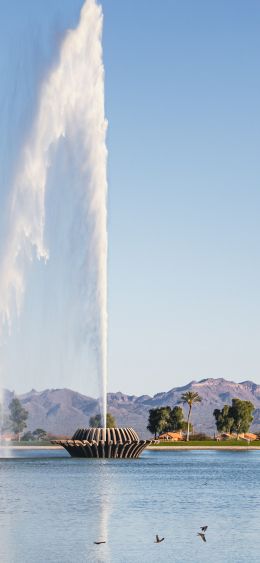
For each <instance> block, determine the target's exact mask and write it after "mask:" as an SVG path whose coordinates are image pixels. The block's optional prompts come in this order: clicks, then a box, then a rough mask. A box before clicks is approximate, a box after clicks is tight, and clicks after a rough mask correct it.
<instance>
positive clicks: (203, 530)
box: [200, 526, 208, 533]
mask: <svg viewBox="0 0 260 563" xmlns="http://www.w3.org/2000/svg"><path fill="white" fill-rule="evenodd" d="M200 529H201V531H202V532H204V533H205V532H206V531H207V529H208V526H201V527H200Z"/></svg>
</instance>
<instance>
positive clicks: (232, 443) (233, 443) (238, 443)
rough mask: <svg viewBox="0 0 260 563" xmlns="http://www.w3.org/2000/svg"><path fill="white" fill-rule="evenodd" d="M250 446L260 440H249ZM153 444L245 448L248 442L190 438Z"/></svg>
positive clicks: (255, 444) (257, 444)
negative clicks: (188, 439) (183, 440)
mask: <svg viewBox="0 0 260 563" xmlns="http://www.w3.org/2000/svg"><path fill="white" fill-rule="evenodd" d="M249 445H250V446H260V440H254V441H253V442H250V444H249ZM153 446H177V447H180V448H181V447H182V446H214V448H215V447H218V448H221V447H223V446H244V447H245V448H247V446H248V444H247V442H246V440H221V442H217V441H216V440H190V441H189V442H171V441H170V440H166V441H165V442H159V443H158V444H153Z"/></svg>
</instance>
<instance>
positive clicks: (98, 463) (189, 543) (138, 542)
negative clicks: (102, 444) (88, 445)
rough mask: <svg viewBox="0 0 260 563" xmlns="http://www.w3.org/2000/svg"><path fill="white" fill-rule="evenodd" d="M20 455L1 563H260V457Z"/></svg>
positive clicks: (1, 470) (2, 483) (5, 493)
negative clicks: (203, 533)
mask: <svg viewBox="0 0 260 563" xmlns="http://www.w3.org/2000/svg"><path fill="white" fill-rule="evenodd" d="M7 455H10V453H7ZM14 456H15V457H13V458H12V459H10V458H8V457H5V458H1V460H0V561H1V563H47V562H48V563H59V562H63V563H71V562H73V563H81V562H82V563H83V562H90V563H104V562H105V563H110V562H111V563H132V562H133V563H134V562H135V563H151V562H154V563H158V562H168V561H173V562H179V563H188V562H192V563H197V562H198V563H201V562H207V563H209V562H214V563H222V562H223V563H224V562H225V563H229V562H230V563H240V562H247V563H249V562H250V563H254V562H259V560H260V451H232V452H230V451H222V452H221V451H180V452H179V451H174V452H154V451H150V452H149V451H146V452H144V453H143V455H142V457H141V458H140V459H139V460H87V459H75V458H74V459H72V458H70V457H69V456H68V455H67V454H66V452H64V451H61V450H52V451H51V450H38V451H36V450H31V451H26V450H21V451H20V450H19V451H17V450H16V451H14ZM203 525H208V530H207V533H206V540H207V541H206V543H205V542H203V541H202V539H201V538H200V537H199V536H197V532H198V531H200V526H203ZM156 534H159V536H160V537H161V536H164V537H165V540H164V541H163V542H162V543H160V544H155V543H154V540H155V535H156ZM94 541H106V543H105V544H101V545H95V544H94V543H93V542H94Z"/></svg>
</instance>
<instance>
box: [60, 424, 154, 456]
mask: <svg viewBox="0 0 260 563" xmlns="http://www.w3.org/2000/svg"><path fill="white" fill-rule="evenodd" d="M52 443H53V444H58V445H59V446H63V448H65V450H67V452H69V454H70V455H71V456H72V457H88V458H130V457H132V458H137V457H139V455H140V454H141V453H142V451H143V450H144V449H145V448H146V446H149V444H151V440H140V439H139V436H138V434H137V433H136V432H135V430H133V428H78V430H76V432H75V434H73V436H72V438H71V439H70V440H52Z"/></svg>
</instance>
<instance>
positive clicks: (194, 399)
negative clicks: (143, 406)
mask: <svg viewBox="0 0 260 563" xmlns="http://www.w3.org/2000/svg"><path fill="white" fill-rule="evenodd" d="M201 401H202V399H201V397H200V396H199V394H198V393H196V392H194V391H187V392H186V393H183V394H182V396H181V399H180V401H179V403H180V404H183V405H187V407H188V413H187V421H186V420H185V418H184V413H183V409H182V408H181V407H180V406H178V405H176V406H175V407H173V408H171V407H169V406H166V407H164V406H163V407H158V408H155V409H150V410H149V418H148V425H147V430H149V432H151V434H154V437H155V438H157V437H158V436H159V435H160V434H162V433H164V432H176V431H180V430H186V432H187V434H186V440H187V442H188V441H189V438H190V430H191V428H192V425H191V413H192V407H193V405H194V404H195V403H201ZM253 411H254V405H253V404H252V403H251V402H250V401H243V400H241V399H232V404H231V405H224V407H223V408H222V409H221V410H220V409H215V410H214V412H213V415H214V417H215V422H216V427H217V430H218V432H226V433H235V434H236V435H237V437H238V436H239V434H241V433H246V432H248V431H249V429H250V426H251V423H252V422H253V418H254V417H253Z"/></svg>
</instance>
